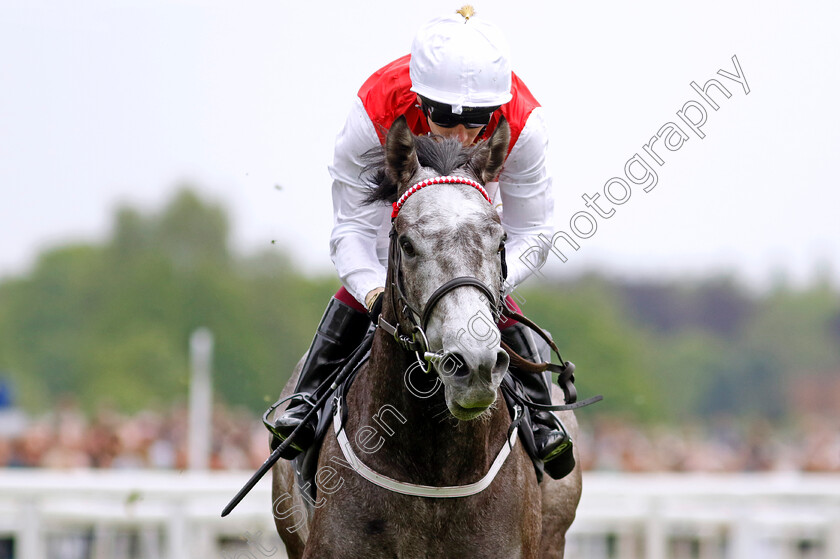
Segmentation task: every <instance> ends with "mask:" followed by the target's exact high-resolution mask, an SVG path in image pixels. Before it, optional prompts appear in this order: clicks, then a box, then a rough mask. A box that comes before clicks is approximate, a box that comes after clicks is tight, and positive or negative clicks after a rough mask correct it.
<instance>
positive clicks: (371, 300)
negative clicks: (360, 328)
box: [365, 287, 385, 324]
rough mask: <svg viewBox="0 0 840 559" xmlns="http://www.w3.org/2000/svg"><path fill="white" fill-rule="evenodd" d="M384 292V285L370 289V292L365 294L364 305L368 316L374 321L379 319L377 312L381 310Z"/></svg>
mask: <svg viewBox="0 0 840 559" xmlns="http://www.w3.org/2000/svg"><path fill="white" fill-rule="evenodd" d="M384 292H385V288H384V287H377V288H376V289H372V290H371V291H370V293H368V294H367V295H365V306H366V307H367V310H368V316H369V317H370V319H371V320H372V321H373V322H374V324H375V323H376V322H377V320H379V313H381V312H382V294H383V293H384Z"/></svg>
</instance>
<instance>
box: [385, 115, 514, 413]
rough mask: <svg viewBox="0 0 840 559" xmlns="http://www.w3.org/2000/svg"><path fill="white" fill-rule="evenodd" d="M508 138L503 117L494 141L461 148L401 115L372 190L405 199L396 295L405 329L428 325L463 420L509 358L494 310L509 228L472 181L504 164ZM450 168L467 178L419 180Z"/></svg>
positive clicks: (477, 409)
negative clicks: (421, 133)
mask: <svg viewBox="0 0 840 559" xmlns="http://www.w3.org/2000/svg"><path fill="white" fill-rule="evenodd" d="M509 140H510V129H509V127H508V125H507V122H505V121H504V119H502V122H500V123H499V125H498V127H497V129H496V131H495V132H494V134H493V136H492V137H491V138H490V139H489V140H487V141H485V142H481V143H479V144H478V145H476V146H473V147H463V146H462V145H461V144H460V143H459V142H458V141H457V140H453V139H443V138H439V137H415V136H414V135H413V134H412V133H411V131H410V130H409V128H408V126H407V125H406V122H405V119H403V118H400V119H398V120H397V121H396V122H395V123H394V125H393V126H392V127H391V129H390V131H389V133H388V137H387V140H386V142H385V149H384V161H382V159H383V158H382V156H381V155H380V168H379V172H378V176H377V178H378V180H377V181H376V182H378V184H379V187H378V189H377V191H376V192H375V193H374V195H372V196H371V199H379V200H389V201H392V202H393V201H394V200H400V201H401V202H402V203H401V204H400V205H399V211H398V214H397V216H396V219H395V220H394V223H393V230H392V233H391V235H392V239H391V243H392V244H391V255H390V270H389V281H390V282H391V284H392V286H391V288H390V289H391V292H390V297H389V298H388V299H389V302H390V304H391V305H392V306H393V307H394V311H395V313H396V314H395V316H396V317H397V319H398V320H399V321H400V324H401V329H402V331H403V332H411V331H412V328H414V329H416V328H417V327H420V329H421V330H422V331H424V332H425V337H426V339H427V340H428V349H427V351H428V352H434V353H437V354H438V356H439V357H438V358H437V359H433V360H432V362H433V364H434V367H435V369H436V371H437V374H438V376H439V377H440V380H441V381H442V383H443V385H444V388H445V398H446V405H447V407H448V408H449V410H450V412H451V413H452V415H454V416H455V417H456V418H458V419H462V420H468V419H473V418H475V417H477V416H479V415H481V414H482V413H483V412H484V411H485V410H486V409H487V408H488V407H489V406H490V405H492V404H493V402H494V401H495V399H496V392H497V389H498V387H499V384H500V383H501V381H502V377H503V376H504V374H505V372H506V370H507V367H508V362H509V357H508V355H507V353H506V352H505V351H504V350H503V349H501V347H500V341H501V337H500V335H499V331H498V329H497V327H496V319H497V316H495V315H496V311H497V309H498V308H500V305H501V283H502V281H503V277H502V254H501V252H502V248H503V246H504V240H505V231H504V229H503V228H502V225H501V223H500V221H499V216H498V214H497V213H496V212H495V211H494V210H493V208H492V206H491V205H490V204H489V203H488V200H487V199H486V198H485V196H486V195H485V194H484V193H483V191H482V190H480V186H479V188H477V187H476V186H477V185H474V184H473V185H471V184H469V183H471V182H472V181H475V182H477V183H480V185H483V184H485V183H486V182H488V181H489V180H492V179H493V178H494V177H495V176H496V175H497V174H498V173H499V171H500V169H501V167H502V164H503V163H504V160H505V155H506V153H507V148H508V142H509ZM380 153H381V152H380ZM442 176H444V177H457V178H458V179H456V180H459V179H467V180H466V181H465V183H466V184H457V183H455V184H452V183H449V182H446V181H442V184H434V185H432V186H430V187H421V188H416V187H415V185H417V184H418V183H423V181H425V180H426V179H432V178H434V177H442ZM412 187H414V188H413V189H412ZM406 192H409V195H408V198H404V195H405V194H406ZM457 278H460V279H458V280H457V281H455V282H453V283H451V284H448V283H447V282H450V281H452V280H456V279H457ZM464 278H467V279H464ZM476 280H477V281H476ZM400 298H403V299H404V303H405V304H403V303H400V302H399V299H400Z"/></svg>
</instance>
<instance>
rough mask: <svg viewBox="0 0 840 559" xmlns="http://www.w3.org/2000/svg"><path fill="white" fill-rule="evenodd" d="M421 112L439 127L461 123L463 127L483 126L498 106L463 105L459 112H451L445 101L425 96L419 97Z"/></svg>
mask: <svg viewBox="0 0 840 559" xmlns="http://www.w3.org/2000/svg"><path fill="white" fill-rule="evenodd" d="M420 103H421V106H422V108H423V114H424V115H426V116H427V117H428V118H429V120H431V121H432V122H434V123H435V124H437V125H438V126H440V127H441V128H455V127H456V126H458V125H459V124H463V125H464V128H483V127H485V126H487V125H488V124H489V123H490V118H491V117H492V116H493V112H495V111H496V109H498V108H499V107H498V106H496V107H463V108H462V109H461V114H455V113H453V112H452V107H451V106H450V105H448V104H446V103H438V102H437V101H432V100H431V99H427V98H425V97H420Z"/></svg>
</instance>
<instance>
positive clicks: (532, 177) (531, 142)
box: [499, 107, 554, 293]
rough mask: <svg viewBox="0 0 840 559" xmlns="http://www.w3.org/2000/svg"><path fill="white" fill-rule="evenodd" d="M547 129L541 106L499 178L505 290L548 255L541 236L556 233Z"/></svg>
mask: <svg viewBox="0 0 840 559" xmlns="http://www.w3.org/2000/svg"><path fill="white" fill-rule="evenodd" d="M547 151H548V130H547V127H546V123H545V118H544V116H543V114H542V108H539V107H538V108H536V109H534V110H533V111H532V112H531V114H530V116H529V117H528V121H527V122H526V124H525V127H524V128H523V129H522V133H521V134H520V135H519V138H518V139H517V141H516V144H515V145H514V146H513V149H511V151H510V155H508V158H507V160H506V161H505V166H504V168H503V170H502V173H501V176H500V177H499V192H500V194H501V199H502V225H503V226H504V228H505V231H506V232H507V234H508V238H507V242H506V243H505V257H506V262H507V267H508V279H507V286H506V293H509V292H510V291H512V290H513V288H514V287H516V286H517V285H519V284H520V283H521V282H522V281H523V280H525V279H526V278H527V277H528V276H530V275H531V274H532V273H533V272H534V270H536V269H539V267H541V266H542V265H543V263H544V262H545V259H546V256H547V255H548V246H547V245H546V243H545V242H542V241H540V239H539V238H538V237H539V235H540V234H541V233H542V234H543V235H544V236H545V237H544V238H545V239H548V240H550V239H551V236H552V235H553V233H554V232H553V230H552V229H553V220H554V195H553V192H552V181H551V175H550V174H549V173H548V170H547V168H546V154H547Z"/></svg>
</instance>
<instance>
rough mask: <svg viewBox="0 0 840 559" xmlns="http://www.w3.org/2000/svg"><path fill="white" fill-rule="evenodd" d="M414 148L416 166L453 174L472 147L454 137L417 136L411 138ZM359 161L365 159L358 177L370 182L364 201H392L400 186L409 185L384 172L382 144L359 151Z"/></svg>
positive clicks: (471, 150)
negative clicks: (417, 162)
mask: <svg viewBox="0 0 840 559" xmlns="http://www.w3.org/2000/svg"><path fill="white" fill-rule="evenodd" d="M415 149H416V150H417V159H418V161H419V162H420V167H421V168H426V169H430V170H432V172H434V173H435V174H437V175H451V174H453V173H454V171H455V170H456V169H459V168H461V167H463V166H465V165H466V164H467V163H468V162H469V160H470V157H471V155H472V153H473V151H474V150H475V148H474V147H469V148H465V147H463V146H462V145H461V143H460V142H459V141H458V140H456V139H453V138H443V137H441V136H418V137H416V138H415ZM362 161H363V162H364V163H365V167H364V169H363V170H362V177H363V178H364V179H365V181H366V182H367V183H368V184H370V185H371V190H370V193H369V194H368V196H367V197H366V198H365V200H364V203H365V204H373V203H376V202H389V203H393V202H395V201H396V200H397V196H398V192H399V189H400V187H401V186H402V187H403V188H407V187H408V186H410V185H407V184H406V185H398V184H396V183H395V182H394V181H393V180H392V179H391V178H390V177H389V176H388V173H386V172H385V166H386V154H385V146H377V147H375V148H373V149H370V150H368V151H367V152H366V153H364V154H363V155H362Z"/></svg>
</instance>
